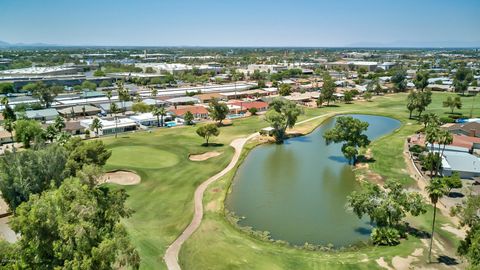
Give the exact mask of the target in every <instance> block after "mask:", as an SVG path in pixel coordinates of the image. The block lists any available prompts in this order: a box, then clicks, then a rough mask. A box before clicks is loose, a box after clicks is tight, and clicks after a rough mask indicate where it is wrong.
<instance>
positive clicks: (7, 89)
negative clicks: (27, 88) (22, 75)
mask: <svg viewBox="0 0 480 270" xmlns="http://www.w3.org/2000/svg"><path fill="white" fill-rule="evenodd" d="M13 92H15V89H14V88H13V83H8V82H7V83H0V94H8V93H13Z"/></svg>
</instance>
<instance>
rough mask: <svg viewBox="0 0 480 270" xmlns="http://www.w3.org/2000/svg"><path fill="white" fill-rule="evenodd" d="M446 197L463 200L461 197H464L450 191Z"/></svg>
mask: <svg viewBox="0 0 480 270" xmlns="http://www.w3.org/2000/svg"><path fill="white" fill-rule="evenodd" d="M448 197H450V198H463V197H465V195H463V194H462V193H460V192H456V191H452V192H450V193H449V194H448Z"/></svg>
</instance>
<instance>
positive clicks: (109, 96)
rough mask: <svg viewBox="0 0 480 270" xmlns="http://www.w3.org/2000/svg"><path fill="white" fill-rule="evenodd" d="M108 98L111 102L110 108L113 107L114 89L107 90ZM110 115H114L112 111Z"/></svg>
mask: <svg viewBox="0 0 480 270" xmlns="http://www.w3.org/2000/svg"><path fill="white" fill-rule="evenodd" d="M107 98H108V103H109V104H110V108H111V107H112V90H108V91H107ZM110 116H112V114H111V113H110Z"/></svg>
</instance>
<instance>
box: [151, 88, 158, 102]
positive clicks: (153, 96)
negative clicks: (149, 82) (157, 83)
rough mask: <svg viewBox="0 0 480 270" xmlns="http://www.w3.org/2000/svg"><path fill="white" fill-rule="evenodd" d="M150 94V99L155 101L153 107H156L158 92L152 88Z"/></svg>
mask: <svg viewBox="0 0 480 270" xmlns="http://www.w3.org/2000/svg"><path fill="white" fill-rule="evenodd" d="M150 94H151V95H152V98H153V99H154V100H155V105H157V95H158V90H157V89H156V88H155V87H152V91H151V93H150Z"/></svg>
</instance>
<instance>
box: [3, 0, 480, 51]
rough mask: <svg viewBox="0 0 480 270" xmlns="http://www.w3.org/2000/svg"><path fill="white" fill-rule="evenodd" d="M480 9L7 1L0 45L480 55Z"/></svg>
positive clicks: (430, 4)
mask: <svg viewBox="0 0 480 270" xmlns="http://www.w3.org/2000/svg"><path fill="white" fill-rule="evenodd" d="M478 11H480V1H471V0H460V1H448V0H438V1H434V0H425V1H414V0H406V1H402V2H401V3H398V2H392V1H382V0H366V1H355V0H342V1H335V2H331V1H308V0H299V1H295V2H290V1H287V0H279V1H273V0H264V1H254V0H244V1H228V2H218V1H213V0H207V1H194V0H185V1H151V0H142V1H135V2H131V1H126V0H119V1H115V2H104V1H93V0H85V1H81V2H70V1H67V2H65V1H56V0H46V1H34V0H25V1H2V2H0V24H1V25H4V26H8V27H2V28H1V29H0V41H4V42H8V43H10V44H17V43H26V44H31V43H45V44H52V45H60V46H107V47H108V46H112V47H119V46H120V47H121V46H124V47H327V48H328V47H366V48H367V47H368V48H371V47H388V48H390V47H394V48H401V47H405V48H423V47H427V48H442V47H453V48H461V47H468V48H475V47H480V28H479V27H478V26H479V25H480V16H478Z"/></svg>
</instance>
